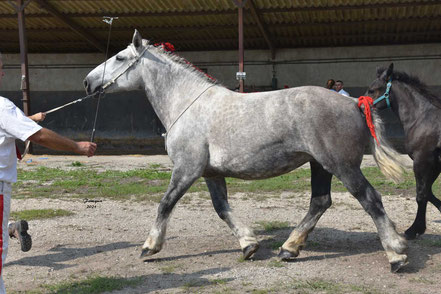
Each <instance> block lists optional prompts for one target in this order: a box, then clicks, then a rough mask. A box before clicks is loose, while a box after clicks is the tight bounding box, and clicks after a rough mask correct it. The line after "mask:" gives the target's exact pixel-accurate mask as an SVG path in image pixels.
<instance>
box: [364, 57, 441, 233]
mask: <svg viewBox="0 0 441 294" xmlns="http://www.w3.org/2000/svg"><path fill="white" fill-rule="evenodd" d="M388 83H389V87H388ZM388 88H389V90H388ZM383 93H386V95H382V94H383ZM366 95H367V96H370V97H372V98H373V99H377V100H376V101H375V102H376V103H375V102H374V104H375V107H376V108H377V109H384V108H387V107H389V106H390V107H391V108H392V111H393V112H394V113H395V114H396V115H397V116H398V118H399V119H400V121H401V124H402V125H403V128H404V133H405V147H406V152H407V154H409V156H410V158H412V160H413V171H414V173H415V179H416V194H417V195H416V201H417V203H418V211H417V215H416V218H415V221H414V223H413V224H412V226H410V228H409V229H407V230H406V232H405V235H406V238H407V239H415V238H416V237H417V236H418V235H422V234H424V231H425V230H426V209H427V202H428V201H429V202H430V203H432V204H433V205H435V207H436V208H437V209H438V210H440V212H441V201H440V200H439V199H438V198H436V197H435V196H434V195H433V192H432V185H433V183H434V182H435V180H436V179H437V178H438V176H439V174H440V172H441V98H440V97H437V96H435V95H434V94H432V93H430V91H429V90H428V89H427V86H426V85H424V84H423V83H421V82H420V80H419V79H418V78H416V77H412V76H409V75H408V74H406V73H402V72H394V71H393V63H392V64H391V65H390V66H389V67H388V68H387V69H384V68H382V69H379V70H378V71H377V79H376V80H375V81H374V82H372V84H371V85H370V87H369V89H368V90H367V93H366ZM381 95H382V96H381ZM380 96H381V97H380Z"/></svg>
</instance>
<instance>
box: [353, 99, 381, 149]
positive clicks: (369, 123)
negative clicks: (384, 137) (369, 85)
mask: <svg viewBox="0 0 441 294" xmlns="http://www.w3.org/2000/svg"><path fill="white" fill-rule="evenodd" d="M373 104H374V100H373V99H372V98H371V97H369V96H360V97H359V98H358V107H359V108H361V106H362V105H364V115H365V116H366V123H367V126H368V128H369V130H370V131H371V135H372V137H374V138H375V140H376V141H377V144H378V145H380V142H378V139H377V135H376V134H375V126H374V123H373V122H372V115H371V106H373Z"/></svg>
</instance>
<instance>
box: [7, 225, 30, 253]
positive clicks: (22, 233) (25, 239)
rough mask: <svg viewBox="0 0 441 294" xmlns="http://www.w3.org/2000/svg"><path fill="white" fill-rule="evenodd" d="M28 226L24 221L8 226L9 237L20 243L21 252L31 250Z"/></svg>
mask: <svg viewBox="0 0 441 294" xmlns="http://www.w3.org/2000/svg"><path fill="white" fill-rule="evenodd" d="M28 229H29V225H28V222H27V221H25V220H20V221H18V222H14V223H12V224H9V228H8V230H9V237H11V238H17V239H18V241H20V245H21V251H23V252H26V251H29V250H31V248H32V238H31V235H29V234H28Z"/></svg>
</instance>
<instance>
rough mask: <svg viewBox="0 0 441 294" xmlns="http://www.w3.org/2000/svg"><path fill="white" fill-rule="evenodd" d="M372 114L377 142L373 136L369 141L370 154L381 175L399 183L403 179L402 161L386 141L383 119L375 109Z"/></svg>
mask: <svg viewBox="0 0 441 294" xmlns="http://www.w3.org/2000/svg"><path fill="white" fill-rule="evenodd" d="M372 114H373V121H374V126H375V132H376V134H377V138H378V142H379V144H377V142H376V141H375V140H374V139H373V138H372V140H371V141H370V145H371V150H372V155H373V156H374V159H375V162H376V163H377V165H378V167H379V168H380V171H381V172H382V173H383V175H384V176H386V178H388V179H390V180H392V181H393V182H395V183H399V182H401V181H402V180H403V173H404V163H403V162H402V160H401V156H400V154H399V153H398V152H397V151H396V150H395V149H394V148H392V147H391V146H390V145H389V143H388V142H387V141H386V139H385V136H384V125H383V121H382V119H381V118H380V116H379V115H378V114H377V113H376V111H375V109H374V110H373V112H372Z"/></svg>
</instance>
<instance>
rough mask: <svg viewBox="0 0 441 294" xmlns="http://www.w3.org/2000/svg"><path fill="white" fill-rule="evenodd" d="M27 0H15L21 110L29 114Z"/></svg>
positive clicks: (30, 151)
mask: <svg viewBox="0 0 441 294" xmlns="http://www.w3.org/2000/svg"><path fill="white" fill-rule="evenodd" d="M28 3H29V2H27V3H26V4H23V0H17V7H16V9H17V14H18V36H19V41H20V61H21V83H20V85H21V91H22V94H23V99H22V100H23V112H24V113H25V115H27V116H29V115H31V95H30V91H29V67H28V44H27V41H28V40H27V38H26V27H25V12H24V10H25V7H26V5H27V4H28ZM32 149H33V148H32V144H30V145H29V153H30V154H32V151H33V150H32Z"/></svg>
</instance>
